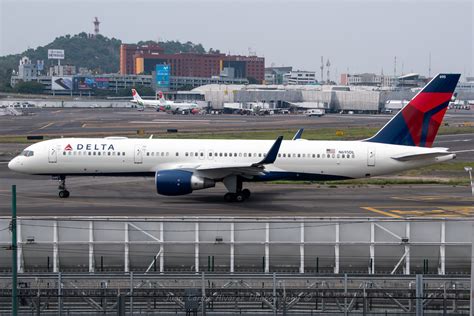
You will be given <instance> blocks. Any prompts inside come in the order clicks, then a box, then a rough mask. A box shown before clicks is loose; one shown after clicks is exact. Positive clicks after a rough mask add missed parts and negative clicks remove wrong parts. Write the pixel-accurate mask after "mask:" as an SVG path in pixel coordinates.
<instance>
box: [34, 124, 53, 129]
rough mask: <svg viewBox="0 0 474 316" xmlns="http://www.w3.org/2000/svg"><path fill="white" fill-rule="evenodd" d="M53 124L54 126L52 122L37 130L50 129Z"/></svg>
mask: <svg viewBox="0 0 474 316" xmlns="http://www.w3.org/2000/svg"><path fill="white" fill-rule="evenodd" d="M53 124H54V122H50V123H48V124H46V125H45V126H42V127H40V128H38V130H40V129H45V128H47V127H50V126H51V125H53Z"/></svg>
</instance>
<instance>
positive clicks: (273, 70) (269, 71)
mask: <svg viewBox="0 0 474 316" xmlns="http://www.w3.org/2000/svg"><path fill="white" fill-rule="evenodd" d="M292 70H293V67H267V68H265V84H268V85H270V84H283V76H284V75H285V74H287V73H289V72H291V71H292Z"/></svg>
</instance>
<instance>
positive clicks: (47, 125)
mask: <svg viewBox="0 0 474 316" xmlns="http://www.w3.org/2000/svg"><path fill="white" fill-rule="evenodd" d="M54 123H55V122H49V123H48V124H46V125H44V126H41V127H40V128H35V129H33V130H31V131H29V132H28V133H32V132H34V131H39V130H42V129H45V128H47V127H50V126H51V125H53V124H54Z"/></svg>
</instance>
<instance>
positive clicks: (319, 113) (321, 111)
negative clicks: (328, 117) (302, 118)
mask: <svg viewBox="0 0 474 316" xmlns="http://www.w3.org/2000/svg"><path fill="white" fill-rule="evenodd" d="M324 114H325V111H324V109H309V110H307V111H306V112H305V115H306V116H318V117H321V116H323V115H324Z"/></svg>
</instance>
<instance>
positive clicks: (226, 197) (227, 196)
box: [224, 192, 234, 202]
mask: <svg viewBox="0 0 474 316" xmlns="http://www.w3.org/2000/svg"><path fill="white" fill-rule="evenodd" d="M224 200H225V201H226V202H232V201H234V194H232V193H230V192H228V193H226V194H225V195H224Z"/></svg>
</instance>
